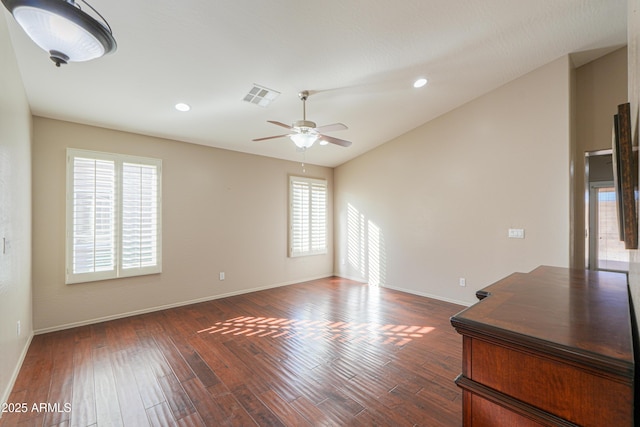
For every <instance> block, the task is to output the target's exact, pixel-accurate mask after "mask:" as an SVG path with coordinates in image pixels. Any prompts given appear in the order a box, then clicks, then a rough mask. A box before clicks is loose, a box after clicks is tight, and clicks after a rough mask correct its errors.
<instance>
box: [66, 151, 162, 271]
mask: <svg viewBox="0 0 640 427" xmlns="http://www.w3.org/2000/svg"><path fill="white" fill-rule="evenodd" d="M161 175H162V161H161V160H158V159H147V158H142V157H132V156H124V155H117V154H109V153H99V152H92V151H84V150H75V149H68V150H67V248H66V250H67V254H66V255H67V266H66V283H79V282H90V281H95V280H105V279H114V278H118V277H128V276H137V275H143V274H153V273H160V272H161V271H162V233H161V230H162V222H161V211H162V209H161Z"/></svg>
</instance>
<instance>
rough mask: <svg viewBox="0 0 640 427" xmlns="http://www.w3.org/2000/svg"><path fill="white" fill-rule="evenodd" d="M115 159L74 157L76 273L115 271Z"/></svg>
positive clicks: (102, 274) (110, 275)
mask: <svg viewBox="0 0 640 427" xmlns="http://www.w3.org/2000/svg"><path fill="white" fill-rule="evenodd" d="M115 193H116V175H115V163H114V162H113V161H111V160H102V159H91V158H82V157H75V158H74V159H73V200H72V203H73V231H72V233H73V236H72V238H73V248H72V274H83V273H100V276H101V278H109V277H112V276H113V275H115V268H116V258H115V243H116V240H115V227H116V215H115Z"/></svg>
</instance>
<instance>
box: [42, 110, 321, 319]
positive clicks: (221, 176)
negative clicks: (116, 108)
mask: <svg viewBox="0 0 640 427" xmlns="http://www.w3.org/2000/svg"><path fill="white" fill-rule="evenodd" d="M67 147H74V148H82V149H89V150H97V151H108V152H116V153H123V154H131V155H137V156H146V157H155V158H160V159H162V160H163V176H162V180H163V181H162V185H163V211H162V215H163V272H162V274H160V275H150V276H143V277H136V278H128V279H119V280H112V281H103V282H93V283H84V284H75V285H65V284H64V276H65V275H64V265H65V259H64V242H65V239H64V237H65V153H66V151H65V150H66V148H67ZM33 169H34V172H33V187H34V191H33V209H34V218H33V235H34V239H33V286H34V295H33V304H34V328H35V329H36V331H43V330H50V329H56V328H60V327H67V326H71V325H76V324H82V323H87V322H92V321H95V320H97V319H103V318H111V317H118V316H122V315H125V314H131V313H136V312H141V311H148V310H152V309H155V308H158V307H164V306H171V305H177V304H183V303H186V302H189V301H196V300H201V299H211V298H214V297H220V296H224V295H230V294H234V293H241V292H248V291H251V290H255V289H258V288H263V287H271V286H277V285H283V284H289V283H293V282H298V281H304V280H308V279H312V278H318V277H326V276H329V275H331V274H332V273H333V251H332V249H330V250H329V253H328V254H326V255H317V256H311V257H300V258H288V257H287V204H288V201H287V198H288V193H287V191H288V176H289V174H297V175H300V174H301V173H302V167H301V165H300V163H295V162H287V161H282V160H276V159H270V158H266V157H258V156H254V155H248V154H243V153H237V152H232V151H226V150H219V149H214V148H209V147H204V146H198V145H193V144H186V143H181V142H176V141H169V140H164V139H159V138H153V137H147V136H142V135H136V134H131V133H126V132H119V131H113V130H107V129H102V128H96V127H91V126H84V125H79V124H72V123H67V122H62V121H56V120H50V119H44V118H39V117H35V118H34V148H33ZM306 175H307V176H310V177H316V178H326V179H328V183H329V191H330V193H329V194H330V195H331V194H332V193H331V191H332V186H333V170H332V169H329V168H323V167H314V166H311V165H306ZM330 197H331V196H330ZM328 209H329V212H331V211H332V209H333V204H332V203H331V200H330V203H329V206H328ZM329 237H330V238H329V242H328V243H329V247H330V248H332V246H333V239H332V222H331V221H330V222H329ZM222 271H224V272H225V275H226V279H225V280H224V281H220V280H219V278H218V275H219V272H222Z"/></svg>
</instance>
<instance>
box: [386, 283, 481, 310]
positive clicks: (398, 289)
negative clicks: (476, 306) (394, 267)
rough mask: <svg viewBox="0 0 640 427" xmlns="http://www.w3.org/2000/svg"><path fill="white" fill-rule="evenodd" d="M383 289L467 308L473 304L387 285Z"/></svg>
mask: <svg viewBox="0 0 640 427" xmlns="http://www.w3.org/2000/svg"><path fill="white" fill-rule="evenodd" d="M383 287H384V288H387V289H393V290H394V291H400V292H405V293H407V294H413V295H418V296H420V297H425V298H431V299H436V300H439V301H444V302H450V303H451V304H457V305H462V306H464V307H469V306H471V305H473V303H469V302H468V301H460V300H456V299H452V298H446V297H443V296H440V295H434V294H430V293H427V292H418V291H414V290H413V289H406V288H398V287H395V286H388V285H384V286H383Z"/></svg>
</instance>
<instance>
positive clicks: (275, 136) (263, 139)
mask: <svg viewBox="0 0 640 427" xmlns="http://www.w3.org/2000/svg"><path fill="white" fill-rule="evenodd" d="M285 136H289V134H284V135H274V136H266V137H264V138H256V139H252V141H266V140H267V139H276V138H282V137H285Z"/></svg>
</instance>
